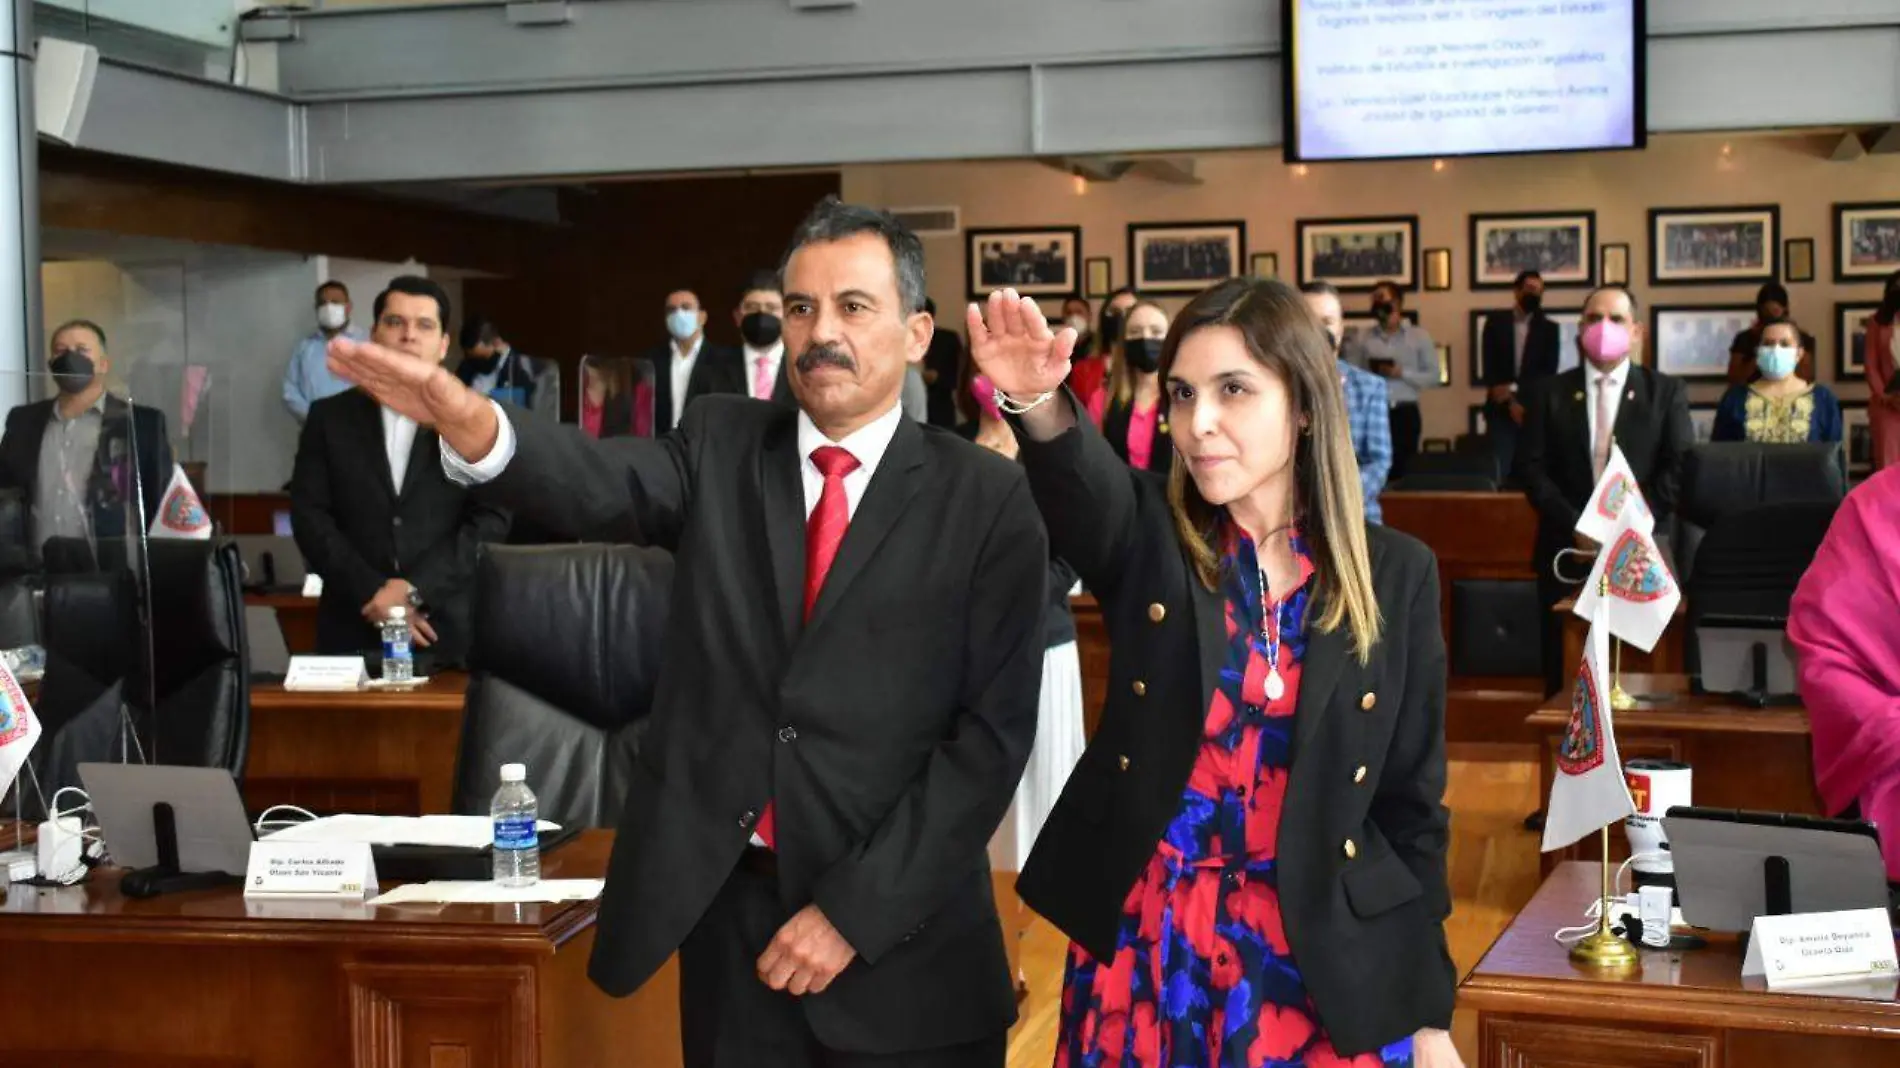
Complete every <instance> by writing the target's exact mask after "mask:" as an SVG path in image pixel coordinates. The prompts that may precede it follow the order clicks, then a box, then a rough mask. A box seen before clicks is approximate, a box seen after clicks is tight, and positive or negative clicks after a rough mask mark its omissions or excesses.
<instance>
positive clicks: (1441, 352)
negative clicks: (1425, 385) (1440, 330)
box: [1436, 341, 1451, 386]
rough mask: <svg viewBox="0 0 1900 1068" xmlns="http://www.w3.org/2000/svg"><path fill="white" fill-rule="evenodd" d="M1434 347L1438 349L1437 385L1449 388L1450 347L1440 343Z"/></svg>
mask: <svg viewBox="0 0 1900 1068" xmlns="http://www.w3.org/2000/svg"><path fill="white" fill-rule="evenodd" d="M1436 347H1437V349H1438V384H1439V385H1441V386H1449V385H1451V346H1450V345H1447V344H1445V343H1444V342H1443V341H1440V342H1437V343H1436Z"/></svg>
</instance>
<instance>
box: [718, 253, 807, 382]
mask: <svg viewBox="0 0 1900 1068" xmlns="http://www.w3.org/2000/svg"><path fill="white" fill-rule="evenodd" d="M779 284H780V283H779V280H778V272H777V271H764V270H760V271H753V272H752V274H751V275H750V276H749V277H747V278H746V282H745V288H744V289H741V290H740V291H739V306H738V307H736V308H734V309H732V322H733V325H735V326H737V327H738V328H739V337H740V338H741V339H742V340H743V341H744V342H745V346H744V348H743V350H742V351H741V357H742V359H743V360H744V367H745V380H746V395H747V396H749V397H751V398H752V399H753V400H767V401H774V402H776V403H779V404H783V405H785V406H787V407H794V408H795V407H797V406H798V400H797V398H795V397H793V396H792V383H791V379H790V378H789V377H788V376H787V375H786V372H785V338H784V336H783V335H784V330H785V294H784V293H782V292H780V291H779Z"/></svg>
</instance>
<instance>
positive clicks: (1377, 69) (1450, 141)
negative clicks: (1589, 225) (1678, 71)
mask: <svg viewBox="0 0 1900 1068" xmlns="http://www.w3.org/2000/svg"><path fill="white" fill-rule="evenodd" d="M1281 9H1282V12H1283V15H1282V18H1283V27H1282V29H1283V35H1282V38H1281V39H1282V40H1283V41H1284V42H1285V43H1286V49H1285V52H1286V54H1285V55H1284V56H1283V57H1282V59H1283V64H1284V66H1285V69H1286V92H1285V99H1286V126H1285V130H1286V158H1287V161H1288V162H1321V161H1328V160H1362V159H1409V158H1414V157H1419V156H1441V157H1442V156H1480V155H1495V154H1500V153H1508V152H1577V151H1589V150H1595V149H1612V148H1641V147H1642V145H1643V141H1644V121H1643V120H1644V105H1643V98H1644V93H1643V39H1644V0H1283V3H1282V4H1281Z"/></svg>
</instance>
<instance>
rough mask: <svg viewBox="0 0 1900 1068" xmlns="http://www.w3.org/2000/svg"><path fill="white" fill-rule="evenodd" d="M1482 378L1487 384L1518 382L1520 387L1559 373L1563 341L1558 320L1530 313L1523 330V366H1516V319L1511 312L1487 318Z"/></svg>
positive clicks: (1502, 384)
mask: <svg viewBox="0 0 1900 1068" xmlns="http://www.w3.org/2000/svg"><path fill="white" fill-rule="evenodd" d="M1482 344H1483V348H1484V359H1483V367H1482V368H1481V370H1482V371H1483V375H1482V378H1483V382H1484V384H1485V385H1486V386H1508V385H1511V384H1513V383H1515V384H1517V386H1518V387H1519V389H1520V390H1522V389H1523V388H1525V387H1528V386H1529V385H1530V384H1531V383H1532V382H1535V381H1537V380H1538V379H1540V378H1548V377H1549V376H1551V375H1554V374H1556V373H1557V361H1558V355H1559V353H1558V349H1559V348H1560V347H1561V346H1562V341H1561V340H1560V338H1559V335H1558V333H1557V324H1556V323H1553V322H1551V321H1550V320H1549V319H1546V318H1545V317H1543V316H1542V315H1535V316H1532V317H1531V321H1530V326H1529V329H1527V330H1526V331H1525V332H1524V367H1523V372H1522V373H1521V374H1520V373H1519V370H1518V366H1517V321H1516V318H1515V317H1514V316H1513V314H1512V313H1511V312H1508V311H1503V312H1497V313H1494V314H1492V315H1490V316H1487V317H1486V318H1485V320H1484V336H1483V339H1482Z"/></svg>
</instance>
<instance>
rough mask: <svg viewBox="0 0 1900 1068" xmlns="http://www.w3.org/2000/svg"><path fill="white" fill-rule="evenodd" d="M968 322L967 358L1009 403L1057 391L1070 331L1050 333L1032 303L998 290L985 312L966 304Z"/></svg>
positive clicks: (1071, 341) (1065, 372)
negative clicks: (1006, 397) (968, 307)
mask: <svg viewBox="0 0 1900 1068" xmlns="http://www.w3.org/2000/svg"><path fill="white" fill-rule="evenodd" d="M968 318H969V322H968V324H967V325H968V327H969V331H970V358H971V359H972V360H974V361H976V369H977V370H978V371H980V372H982V373H983V374H985V375H988V376H989V379H990V381H991V382H993V383H995V385H996V388H997V389H1000V390H1002V391H1003V393H1004V394H1006V395H1007V396H1008V397H1009V398H1010V399H1011V400H1013V401H1016V402H1018V403H1023V404H1027V403H1029V402H1031V401H1033V400H1035V399H1036V398H1037V397H1039V396H1041V395H1043V394H1044V393H1050V392H1053V391H1055V390H1058V389H1061V388H1062V383H1063V382H1064V381H1066V380H1067V379H1068V377H1069V358H1070V356H1071V355H1073V354H1074V352H1075V340H1076V335H1075V331H1074V330H1073V329H1072V328H1070V327H1066V326H1065V327H1063V328H1062V329H1060V330H1056V331H1053V332H1052V331H1051V330H1050V329H1049V320H1048V319H1047V318H1045V317H1044V316H1043V314H1042V308H1041V307H1039V306H1038V305H1037V304H1036V302H1035V300H1034V299H1033V298H1031V297H1024V296H1018V295H1017V293H1016V291H1015V290H1014V289H1000V290H997V291H995V292H993V293H991V294H990V299H989V305H988V307H987V309H986V308H984V307H982V306H979V305H976V304H971V305H970V310H969V316H968Z"/></svg>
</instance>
